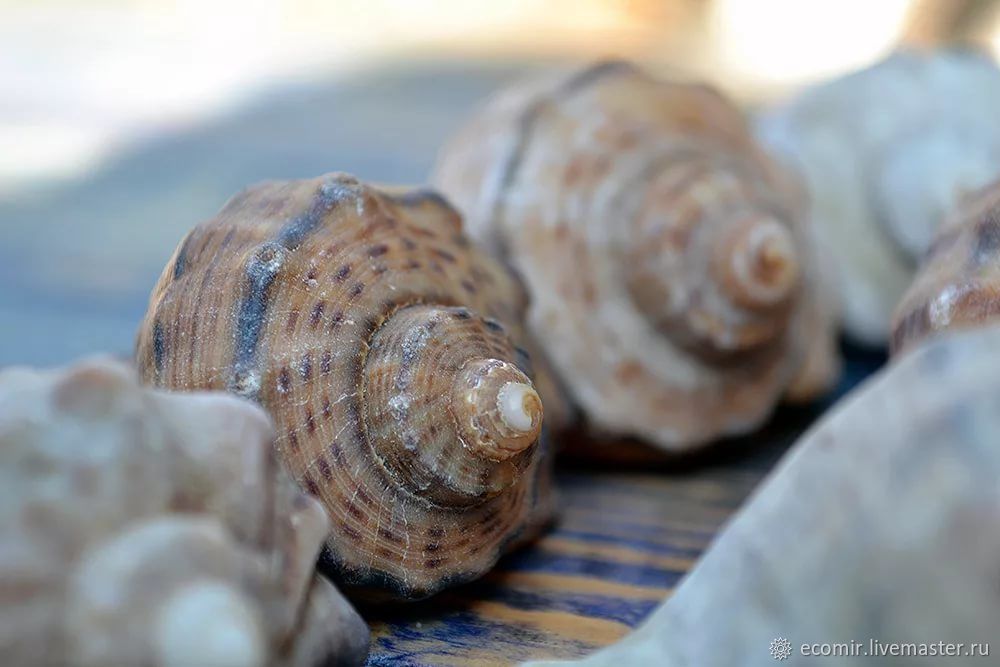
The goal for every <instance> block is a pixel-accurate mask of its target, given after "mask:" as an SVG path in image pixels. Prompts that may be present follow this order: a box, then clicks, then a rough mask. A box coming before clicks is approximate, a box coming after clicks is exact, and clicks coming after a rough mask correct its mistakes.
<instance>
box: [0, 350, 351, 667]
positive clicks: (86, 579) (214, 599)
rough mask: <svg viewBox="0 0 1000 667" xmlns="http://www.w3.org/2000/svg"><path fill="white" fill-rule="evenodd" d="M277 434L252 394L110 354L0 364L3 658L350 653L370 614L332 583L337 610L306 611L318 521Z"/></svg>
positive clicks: (83, 660)
mask: <svg viewBox="0 0 1000 667" xmlns="http://www.w3.org/2000/svg"><path fill="white" fill-rule="evenodd" d="M272 437H273V430H272V428H271V425H270V423H269V421H268V419H267V417H266V415H264V413H263V412H262V411H261V410H259V409H258V408H256V407H254V406H253V405H252V404H249V403H247V402H245V401H241V400H239V399H236V398H233V397H230V396H225V395H222V394H217V395H209V394H191V395H185V396H180V395H169V394H165V393H162V392H157V391H151V390H147V389H143V388H141V387H140V386H139V384H138V379H137V378H136V377H135V373H134V371H132V370H131V369H130V368H128V367H126V366H124V365H123V364H121V363H119V362H114V361H110V360H93V361H86V362H82V363H80V364H78V365H76V366H73V367H70V368H68V369H64V370H55V371H34V370H28V369H20V368H14V369H7V370H5V371H3V372H2V373H0V663H2V664H4V665H10V666H20V665H33V666H34V665H80V666H83V665H94V666H95V667H97V666H102V667H105V666H108V665H119V664H130V665H132V664H148V665H163V666H165V667H167V666H169V667H173V666H174V665H177V661H178V660H181V661H182V662H185V663H187V664H194V665H197V664H216V663H215V662H214V658H213V656H214V657H220V656H222V655H223V654H224V656H227V657H226V658H225V661H224V662H222V663H219V664H227V665H230V664H231V665H248V666H249V665H258V664H259V665H263V664H268V665H270V664H280V665H288V667H298V666H300V665H302V666H305V665H314V664H319V663H320V662H321V661H322V660H325V659H329V658H335V659H339V660H342V661H344V662H345V663H346V664H359V663H360V662H361V661H362V660H363V659H364V656H365V654H366V652H367V641H368V632H367V629H366V628H365V626H364V623H363V622H362V621H361V619H360V617H358V616H357V614H356V613H355V612H354V611H353V609H351V608H350V606H349V605H348V604H347V602H346V601H345V600H344V599H343V598H342V597H341V596H340V594H339V593H337V591H336V590H335V589H333V588H332V587H328V588H326V589H324V592H323V593H322V595H323V597H324V601H323V602H322V603H321V605H320V607H319V608H320V610H322V607H324V606H325V607H326V608H330V609H338V610H340V611H339V614H340V615H339V620H338V622H337V624H336V625H333V624H330V625H324V631H323V632H322V634H318V633H317V630H316V628H315V627H314V625H315V624H316V623H320V622H322V623H327V622H328V621H329V619H330V614H329V613H327V612H324V613H323V614H322V616H314V615H313V613H312V611H311V610H312V609H313V608H314V607H317V603H316V602H308V603H307V595H308V591H310V590H311V589H312V588H314V587H315V584H314V583H313V582H314V581H315V579H316V575H315V574H314V562H315V558H316V555H317V552H318V550H319V547H320V545H321V543H322V540H323V538H324V537H325V535H326V530H327V519H326V516H325V515H324V513H323V511H322V508H321V507H320V506H319V504H318V503H316V502H315V501H314V500H312V499H310V498H308V497H307V496H305V495H304V494H302V493H300V492H298V491H297V490H295V489H294V485H293V484H292V483H291V482H290V481H289V480H287V479H285V478H283V476H282V474H281V471H280V469H279V468H278V467H277V466H276V464H275V462H274V460H273V457H272V456H271V442H272ZM311 595H312V597H315V596H316V595H317V594H316V593H312V594H311ZM191 615H196V616H201V617H203V621H204V622H202V623H196V624H195V626H191V624H190V623H191V621H190V618H189V617H190V616H191ZM193 627H195V628H196V629H197V630H198V632H194V630H193ZM189 631H190V633H189ZM185 635H189V636H187V639H186V642H185V641H181V637H182V636H185ZM303 642H307V643H310V646H305V645H302V644H303ZM319 647H326V649H329V650H326V649H324V650H323V651H318V650H317V649H318V648H319ZM290 652H294V653H295V655H301V656H310V657H312V658H316V660H308V661H307V660H298V659H297V658H294V657H293V656H291V654H290ZM319 653H322V654H323V655H319ZM220 659H221V658H220Z"/></svg>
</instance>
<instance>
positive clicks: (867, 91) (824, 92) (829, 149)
mask: <svg viewBox="0 0 1000 667" xmlns="http://www.w3.org/2000/svg"><path fill="white" fill-rule="evenodd" d="M998 113H1000V70H998V68H997V67H996V65H995V64H994V63H993V62H992V60H991V59H989V58H988V57H986V56H983V55H980V54H976V53H972V52H961V51H954V50H942V51H930V52H919V51H906V52H900V53H896V54H894V55H892V56H891V57H889V58H887V59H886V60H884V61H882V62H880V63H878V64H876V65H873V66H872V67H870V68H868V69H865V70H863V71H860V72H856V73H853V74H850V75H848V76H845V77H843V78H840V79H836V80H834V81H831V82H828V83H825V84H822V85H819V86H816V87H815V88H812V89H809V90H806V91H805V92H804V93H802V94H801V95H799V96H798V97H797V98H795V99H793V100H792V101H790V102H789V103H787V104H786V105H784V106H782V107H778V108H776V109H774V110H773V111H771V112H769V113H768V114H767V115H765V117H764V118H763V119H762V121H761V123H760V136H761V138H762V140H763V141H764V142H765V143H766V144H767V145H769V146H770V147H771V148H772V149H773V150H774V153H775V154H776V155H777V156H778V157H780V158H782V159H783V160H784V161H785V162H787V163H788V164H789V165H790V166H792V167H793V168H795V169H797V170H799V171H800V172H801V173H802V175H803V176H804V178H805V180H806V181H807V183H808V186H809V194H810V198H811V200H812V218H813V220H814V223H815V227H816V230H817V234H818V235H819V238H820V241H821V243H822V247H823V248H824V249H825V250H827V251H828V252H829V253H830V254H831V255H832V259H833V260H834V262H832V263H831V264H830V276H829V282H830V284H832V285H835V286H836V287H837V290H838V293H839V297H840V301H841V309H842V311H843V318H844V326H845V328H846V330H847V332H848V334H849V335H850V336H851V337H852V338H854V339H856V340H857V341H859V342H862V343H865V344H868V345H876V346H883V345H885V344H886V342H887V340H888V337H889V324H890V316H891V314H892V311H893V308H894V306H895V305H896V303H897V302H898V301H899V298H900V297H901V296H902V294H903V292H904V291H905V290H906V288H907V287H908V285H909V284H910V281H911V280H912V278H913V275H914V273H915V272H916V269H917V266H918V264H919V261H920V259H921V257H922V256H923V254H924V252H925V251H926V250H927V248H928V246H929V245H930V243H931V239H932V238H933V236H934V233H935V230H936V229H937V228H938V225H939V224H940V223H941V222H942V220H943V219H944V217H945V215H946V214H947V213H948V211H950V210H951V209H952V208H953V207H954V205H955V204H956V202H957V199H958V197H960V196H961V195H962V194H964V193H968V192H971V191H973V190H975V189H977V188H979V187H982V186H983V185H985V184H986V183H988V182H990V181H992V180H993V179H994V178H995V177H996V176H997V175H1000V129H998V126H997V123H996V116H997V114H998Z"/></svg>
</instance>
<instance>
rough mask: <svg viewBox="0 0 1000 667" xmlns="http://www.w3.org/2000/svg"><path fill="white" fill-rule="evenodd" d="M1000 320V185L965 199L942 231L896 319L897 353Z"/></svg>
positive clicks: (894, 349) (894, 344) (894, 342)
mask: <svg viewBox="0 0 1000 667" xmlns="http://www.w3.org/2000/svg"><path fill="white" fill-rule="evenodd" d="M998 320H1000V181H996V182H994V183H991V184H990V185H988V186H986V187H984V188H982V189H981V190H978V191H977V192H975V193H972V194H969V195H967V196H965V197H964V198H963V199H962V201H961V202H960V204H959V205H958V207H957V208H956V209H955V210H954V211H953V212H952V213H951V215H950V216H948V218H947V219H946V221H945V222H944V223H943V224H942V226H941V228H940V229H939V230H938V233H937V235H936V236H935V238H934V241H933V243H931V246H930V248H929V249H928V251H927V254H926V256H925V257H924V262H923V264H922V266H921V267H920V270H919V271H918V272H917V274H916V276H915V277H914V279H913V284H911V285H910V288H909V289H908V290H907V292H906V294H904V295H903V298H902V299H901V300H900V302H899V305H898V306H897V307H896V312H895V314H894V315H893V324H892V337H891V339H890V343H891V349H892V353H893V354H894V355H898V354H901V353H902V352H903V351H905V350H906V349H908V348H909V347H911V346H912V345H914V344H916V343H919V342H920V341H922V340H923V339H925V338H928V337H932V336H937V335H940V334H941V333H942V332H945V331H950V330H959V329H971V328H976V327H982V326H986V325H988V324H991V323H994V322H997V321H998Z"/></svg>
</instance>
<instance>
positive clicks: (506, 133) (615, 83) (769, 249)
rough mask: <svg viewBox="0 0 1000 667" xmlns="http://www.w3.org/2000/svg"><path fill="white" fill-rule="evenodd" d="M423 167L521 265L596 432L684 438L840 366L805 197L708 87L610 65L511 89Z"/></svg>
mask: <svg viewBox="0 0 1000 667" xmlns="http://www.w3.org/2000/svg"><path fill="white" fill-rule="evenodd" d="M433 180H434V182H435V184H436V185H438V186H439V187H440V188H441V189H442V191H443V192H444V193H445V194H446V195H447V196H448V197H449V198H450V199H451V200H452V201H454V202H455V203H456V205H458V207H459V208H460V210H462V211H463V213H464V214H465V215H466V217H467V220H468V221H469V227H470V233H472V234H473V236H474V237H476V239H477V240H480V241H481V242H483V243H485V244H487V245H489V246H491V247H492V248H494V250H495V251H497V252H498V253H500V254H501V255H503V256H504V257H505V258H506V259H507V261H508V262H509V263H510V264H511V265H512V266H513V267H514V268H515V269H516V270H517V271H518V272H519V274H520V275H521V277H522V278H523V279H524V281H525V283H526V284H527V286H528V288H529V291H530V292H531V296H532V302H531V306H530V311H529V316H528V317H529V324H530V326H531V329H532V331H533V334H534V336H535V337H536V338H537V340H538V341H539V344H540V345H541V346H542V347H543V348H544V350H545V352H546V355H547V357H548V358H549V359H550V360H551V362H552V365H553V366H554V368H555V369H556V371H557V373H558V375H559V377H560V378H561V380H562V386H563V387H564V388H565V390H566V391H568V392H569V393H570V395H571V397H572V399H573V400H574V402H576V403H577V404H579V405H580V406H581V407H582V410H583V412H584V414H585V415H586V416H587V417H588V419H589V421H590V423H591V425H592V426H594V427H596V429H597V430H600V431H605V432H609V433H612V434H619V435H637V436H641V437H642V438H644V439H646V440H648V441H650V442H652V443H654V444H656V445H658V446H660V447H662V448H665V449H673V450H676V449H684V448H688V447H691V446H693V445H696V444H700V443H703V442H706V441H710V440H713V439H716V438H718V437H720V436H724V435H730V434H736V433H743V432H745V431H748V430H750V429H752V428H753V427H755V426H756V425H758V424H759V423H760V422H761V421H762V420H763V419H764V418H765V417H766V416H767V415H768V414H769V413H770V412H771V410H772V409H773V407H774V405H775V404H776V403H777V402H778V400H779V399H780V398H781V397H782V396H783V395H787V394H794V395H795V396H796V397H799V398H808V397H811V396H814V395H816V394H818V393H820V392H822V391H823V390H824V389H825V388H827V387H828V386H829V385H830V383H831V382H832V381H833V379H834V378H835V376H836V373H837V370H838V362H837V359H836V355H835V352H834V346H833V332H832V313H831V312H829V309H828V304H827V302H826V301H825V300H824V298H823V296H822V295H821V294H820V292H819V289H818V285H817V282H816V278H817V276H816V271H815V270H814V269H815V262H814V261H813V252H814V249H813V248H812V245H811V239H810V238H809V230H807V229H804V228H803V226H802V225H801V218H802V217H803V207H802V201H801V192H800V190H799V189H798V187H797V185H796V184H795V183H794V181H793V180H792V179H791V178H790V177H789V176H788V175H787V174H786V173H784V172H783V171H782V170H780V169H779V168H778V167H777V166H776V165H775V164H774V163H772V162H770V161H769V160H768V159H767V158H766V157H765V156H764V155H763V154H762V152H761V151H760V150H759V149H758V148H757V146H756V145H755V143H754V141H753V139H752V137H751V135H750V133H749V130H748V128H747V125H746V123H745V121H744V119H743V117H742V115H741V114H740V113H739V111H738V110H737V109H736V108H735V107H734V106H733V105H732V104H730V103H729V102H728V101H726V100H725V99H724V98H723V97H722V96H721V95H719V94H718V93H716V92H715V91H713V90H711V89H709V88H707V87H703V86H696V85H687V84H669V83H664V82H660V81H657V80H655V79H653V78H652V77H650V76H648V75H646V74H645V73H643V72H642V71H640V70H638V69H637V68H635V67H634V66H631V65H629V64H628V63H622V62H609V63H601V64H598V65H595V66H592V67H590V68H587V69H584V70H582V71H578V72H574V73H572V74H570V75H568V76H567V75H558V76H555V77H551V78H545V79H542V80H539V81H535V82H529V83H526V84H523V85H520V86H516V87H514V88H512V89H510V90H507V91H503V92H502V93H501V94H500V95H499V96H497V97H496V98H494V99H493V100H491V102H490V103H489V104H488V105H487V106H486V108H485V109H484V110H483V111H482V112H481V113H480V114H479V115H478V116H476V117H475V118H473V119H472V121H471V122H470V123H469V124H468V125H467V126H466V127H465V128H464V129H463V130H462V131H460V132H459V133H458V134H457V135H456V137H455V138H454V139H453V140H452V141H451V142H450V143H449V144H448V145H447V146H446V147H445V149H444V150H443V151H442V153H441V155H440V156H439V162H438V166H437V169H436V174H435V176H434V179H433ZM543 398H544V399H545V400H546V402H548V397H547V396H543Z"/></svg>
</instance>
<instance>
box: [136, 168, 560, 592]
mask: <svg viewBox="0 0 1000 667" xmlns="http://www.w3.org/2000/svg"><path fill="white" fill-rule="evenodd" d="M524 307H525V295H524V293H523V290H521V289H520V288H519V286H518V284H517V283H516V281H515V280H514V279H513V277H512V276H511V275H510V274H509V273H508V272H507V271H506V270H504V269H503V267H501V266H500V265H498V264H497V263H496V262H494V261H492V260H491V259H490V258H489V257H487V256H486V255H484V254H483V253H481V252H479V251H478V250H476V249H474V248H472V247H470V245H469V243H468V241H467V239H466V237H465V236H464V235H463V233H462V228H461V220H460V218H459V216H458V214H457V213H456V212H455V211H454V210H453V209H452V208H451V207H450V206H449V205H448V204H447V203H445V202H444V201H443V200H442V199H441V198H440V197H439V196H437V195H436V194H434V193H431V192H429V191H420V190H418V191H410V192H390V191H388V190H384V189H376V188H374V187H371V186H368V185H365V184H363V183H360V182H358V181H357V180H356V179H354V178H353V177H350V176H347V175H343V174H331V175H327V176H323V177H321V178H317V179H313V180H305V181H292V182H280V183H279V182H276V183H265V184H262V185H258V186H255V187H252V188H250V189H248V190H246V191H244V192H243V193H241V194H239V195H237V196H236V197H234V198H233V199H232V200H231V201H230V202H229V203H228V204H226V206H225V207H224V208H223V210H222V211H221V212H220V213H219V214H218V215H217V216H216V217H215V218H213V219H212V220H210V221H208V222H205V223H203V224H201V225H199V226H198V227H196V228H195V229H194V230H193V231H192V232H191V233H189V234H188V236H187V237H186V238H185V239H184V241H183V242H182V243H181V245H180V247H179V248H178V250H177V252H176V253H175V255H174V257H173V258H172V259H171V260H170V262H169V263H168V265H167V268H166V270H165V271H164V273H163V276H162V277H161V279H160V282H159V284H158V285H157V286H156V289H155V291H154V292H153V296H152V299H151V302H150V306H149V311H148V313H147V315H146V319H145V321H144V323H143V325H142V329H141V331H140V334H139V340H138V348H137V359H138V365H139V369H140V373H141V375H142V377H143V379H144V380H145V381H146V382H149V383H151V384H154V385H157V386H162V387H170V388H173V389H180V390H194V389H227V390H229V391H232V392H234V393H236V394H239V395H241V396H244V397H247V398H250V399H252V400H255V401H257V402H259V403H260V404H261V405H263V406H264V407H265V408H266V409H267V411H268V412H269V413H270V415H271V416H272V418H273V419H274V421H275V423H276V424H277V427H278V438H277V441H276V444H275V446H276V448H277V451H278V453H279V456H280V459H281V460H282V462H283V463H284V465H285V467H286V468H287V469H288V470H289V471H290V472H291V474H292V475H293V477H294V478H295V479H296V480H298V482H299V483H300V484H301V485H302V487H303V488H305V489H307V490H308V491H309V492H310V493H312V494H313V495H315V496H316V497H318V498H320V499H321V500H322V501H323V504H324V505H325V507H326V509H327V512H328V513H329V514H330V516H331V518H332V524H333V525H332V530H331V532H330V536H329V539H328V541H327V545H326V550H325V552H324V557H323V561H324V563H325V564H326V565H327V566H328V567H329V568H330V570H331V571H332V572H334V573H335V574H336V576H337V578H338V580H339V581H341V582H344V583H346V584H349V585H351V586H353V587H358V588H361V589H364V590H363V592H365V593H368V594H371V595H374V596H386V595H390V596H397V597H402V598H420V597H424V596H427V595H430V594H433V593H434V592H436V591H438V590H440V589H441V588H443V587H445V586H447V585H450V584H454V583H458V582H461V581H465V580H468V579H470V578H474V577H476V576H479V575H481V574H483V573H484V572H485V571H487V570H488V569H489V568H490V567H492V566H493V564H494V563H495V562H496V560H497V558H498V557H499V555H500V554H501V553H502V552H503V551H504V550H505V549H506V548H508V547H509V546H510V545H512V544H513V543H515V542H517V541H518V540H520V539H522V538H525V537H527V536H529V535H530V534H531V533H532V532H533V531H535V530H536V529H537V528H538V527H539V526H540V525H541V524H542V523H544V522H545V521H546V520H547V519H548V517H549V515H550V509H551V502H550V496H549V486H548V479H547V477H546V476H545V462H544V461H543V452H542V451H541V450H540V447H539V445H538V440H539V432H540V426H541V419H542V407H541V403H540V401H539V398H538V394H537V393H536V392H535V390H534V388H533V385H532V381H531V380H530V379H529V378H530V375H531V372H530V368H529V359H528V355H527V353H526V352H525V351H524V350H523V349H522V348H520V347H519V346H518V344H519V341H520V340H521V339H522V334H521V331H520V329H519V322H520V321H521V318H522V311H523V309H524Z"/></svg>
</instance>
